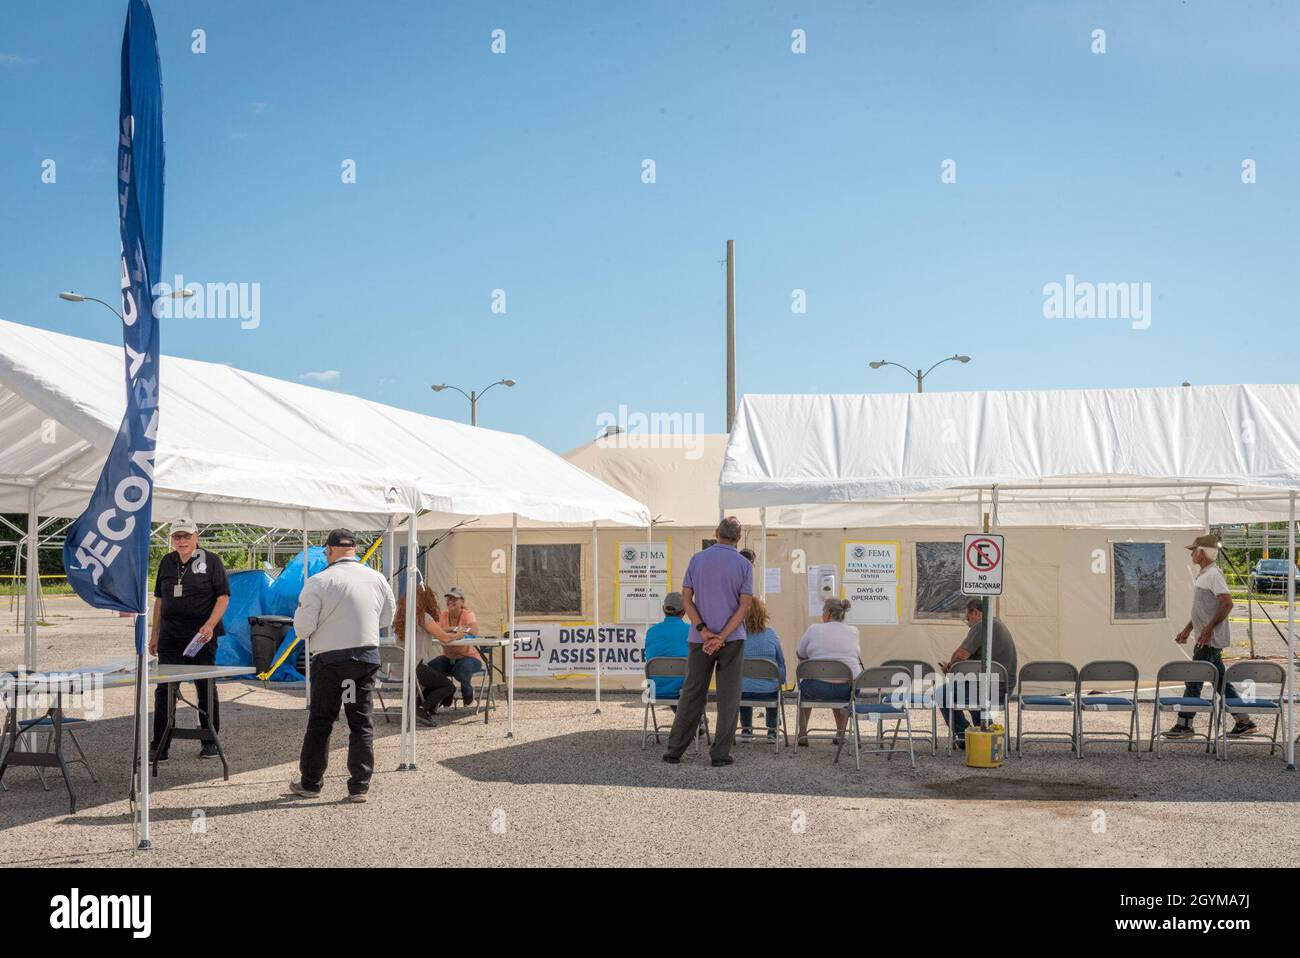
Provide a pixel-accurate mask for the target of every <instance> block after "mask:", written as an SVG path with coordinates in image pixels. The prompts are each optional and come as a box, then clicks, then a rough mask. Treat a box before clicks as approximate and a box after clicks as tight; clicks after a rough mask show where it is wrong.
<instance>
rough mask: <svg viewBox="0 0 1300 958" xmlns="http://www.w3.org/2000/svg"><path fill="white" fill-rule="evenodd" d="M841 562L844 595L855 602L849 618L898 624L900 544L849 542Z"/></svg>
mask: <svg viewBox="0 0 1300 958" xmlns="http://www.w3.org/2000/svg"><path fill="white" fill-rule="evenodd" d="M841 561H842V581H843V583H844V588H843V592H844V598H846V599H848V600H849V602H851V603H852V605H850V606H849V614H848V616H847V618H846V619H845V621H846V622H851V623H853V624H854V625H898V602H899V599H898V543H897V542H845V543H844V546H843V556H842V560H841Z"/></svg>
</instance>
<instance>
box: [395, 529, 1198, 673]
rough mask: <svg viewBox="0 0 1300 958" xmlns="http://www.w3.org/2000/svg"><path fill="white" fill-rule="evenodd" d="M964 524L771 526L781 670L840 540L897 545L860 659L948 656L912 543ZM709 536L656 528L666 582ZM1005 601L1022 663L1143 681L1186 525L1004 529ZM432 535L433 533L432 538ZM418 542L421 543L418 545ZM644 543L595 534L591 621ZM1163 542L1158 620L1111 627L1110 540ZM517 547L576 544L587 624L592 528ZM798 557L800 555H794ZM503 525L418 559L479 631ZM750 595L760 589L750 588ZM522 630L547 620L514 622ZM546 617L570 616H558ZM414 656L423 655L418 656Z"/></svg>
mask: <svg viewBox="0 0 1300 958" xmlns="http://www.w3.org/2000/svg"><path fill="white" fill-rule="evenodd" d="M969 531H971V530H970V529H969V528H952V529H942V528H929V527H925V528H923V527H915V526H912V527H888V528H878V529H848V530H842V529H827V530H787V529H779V530H769V531H768V538H767V560H768V565H769V566H779V567H780V568H781V586H782V591H781V593H780V594H779V595H770V596H769V597H768V607H769V611H770V614H771V618H772V624H773V627H774V628H775V629H776V630H777V634H778V635H779V636H780V637H781V641H782V645H783V647H784V649H785V654H786V659H787V664H788V665H790V668H791V669H793V664H792V663H793V662H794V649H795V645H796V644H797V642H798V640H799V638H800V636H801V635H802V634H803V632H804V630H805V629H806V628H807V626H808V625H809V624H811V623H812V622H814V621H816V617H814V616H810V615H809V614H808V606H807V602H808V599H807V577H806V575H805V574H801V572H800V571H796V570H806V568H807V567H808V566H810V565H835V566H837V567H838V565H839V563H840V555H841V547H842V544H843V543H844V542H845V541H852V540H885V541H897V542H898V543H899V546H900V552H899V581H900V585H899V593H900V600H901V609H900V616H899V624H898V625H897V626H860V627H859V629H860V631H861V633H862V657H863V661H864V662H867V663H871V662H880V661H883V660H885V659H889V658H922V659H927V660H929V661H939V660H941V659H947V658H948V657H949V655H950V654H951V653H952V651H953V649H955V648H956V646H957V645H958V643H960V642H961V640H962V638H963V637H964V635H965V631H966V630H965V626H964V624H962V623H961V622H959V621H956V620H952V621H947V620H945V621H935V620H919V619H917V618H916V615H915V597H916V543H918V542H960V541H961V537H962V535H963V534H965V533H966V532H969ZM712 534H713V530H712V529H711V528H705V527H694V528H686V529H683V528H675V527H673V528H670V527H664V528H660V529H656V530H655V535H654V539H655V541H656V542H659V541H665V540H666V541H668V542H669V543H670V547H671V552H670V575H671V580H672V587H673V588H675V589H680V587H681V581H682V576H683V574H684V573H685V571H686V565H687V563H688V562H689V561H690V558H691V556H692V555H694V554H695V553H696V552H697V551H699V549H700V548H701V545H702V543H703V540H704V539H706V538H711V537H712ZM1005 534H1006V537H1007V538H1006V543H1007V556H1006V582H1007V591H1006V594H1005V595H1004V596H1003V597H1002V598H1001V600H999V603H998V613H997V614H998V615H999V617H1001V618H1002V619H1003V621H1005V622H1006V624H1007V626H1008V627H1009V628H1010V629H1011V632H1012V635H1013V636H1014V637H1015V640H1016V644H1017V647H1018V649H1019V654H1020V661H1021V662H1022V663H1024V662H1029V661H1034V660H1042V659H1064V660H1066V661H1070V662H1074V663H1075V664H1076V665H1082V664H1084V663H1086V662H1090V661H1093V660H1096V659H1125V660H1128V661H1131V662H1135V663H1136V664H1137V665H1138V667H1139V668H1140V669H1141V671H1142V674H1143V675H1144V676H1145V677H1148V678H1149V677H1153V676H1154V675H1155V671H1156V669H1157V668H1158V667H1159V665H1161V664H1162V663H1164V662H1167V661H1170V660H1171V659H1174V658H1178V657H1180V656H1185V655H1186V654H1187V653H1186V652H1185V651H1183V650H1181V649H1180V648H1179V647H1178V646H1177V645H1175V644H1174V642H1173V635H1174V634H1175V633H1176V632H1177V631H1178V630H1179V629H1180V628H1182V626H1183V624H1185V623H1186V622H1187V619H1188V617H1189V615H1190V602H1191V595H1190V592H1191V583H1190V576H1189V575H1188V574H1187V571H1186V570H1187V561H1186V551H1185V550H1184V549H1183V546H1184V545H1185V542H1184V540H1185V539H1188V537H1189V536H1190V535H1191V533H1188V532H1187V531H1186V530H1132V529H1125V530H1122V531H1116V530H1105V529H1059V528H1049V529H1043V528H1016V529H1010V530H1007V531H1006V533H1005ZM430 538H431V537H430ZM426 541H427V540H426ZM624 541H635V542H638V543H640V542H644V541H645V530H644V529H642V530H637V529H630V528H629V529H617V530H615V529H602V530H600V532H599V555H600V570H599V571H600V608H601V619H602V621H604V622H613V621H615V618H614V597H615V572H616V566H617V562H616V560H617V555H618V553H617V548H618V544H619V543H621V542H624ZM1114 541H1124V542H1127V541H1133V542H1162V543H1166V552H1165V568H1166V603H1167V610H1166V611H1167V617H1166V618H1164V619H1157V620H1141V621H1121V622H1116V621H1113V619H1112V614H1111V594H1112V578H1111V568H1110V566H1111V548H1110V547H1111V543H1112V542H1114ZM519 542H520V543H521V544H525V543H539V544H549V543H577V544H580V545H581V546H582V568H583V587H582V619H581V620H582V621H587V622H589V621H591V616H592V597H591V588H590V582H591V565H590V563H591V530H590V528H583V529H576V528H569V529H547V530H523V529H521V530H520V532H519ZM742 545H744V546H748V547H750V548H752V549H753V550H754V551H755V552H756V553H757V552H759V529H758V527H757V526H748V527H746V532H745V539H744V541H743V543H742ZM797 550H798V551H797ZM509 551H510V530H509V529H508V528H507V529H466V530H461V531H458V532H455V533H453V534H452V535H451V536H449V537H448V538H447V539H446V540H444V541H443V542H442V543H441V544H440V545H438V546H437V548H435V549H434V550H433V551H432V552H430V553H429V555H428V559H427V568H428V571H429V578H430V581H431V583H432V584H433V585H434V586H435V587H436V588H438V589H439V590H440V591H441V590H442V589H445V588H447V587H449V586H450V585H452V584H455V585H459V586H460V587H461V588H462V589H464V590H465V594H466V596H467V600H468V602H469V604H470V607H471V608H472V609H473V610H474V611H475V613H476V614H477V615H478V619H479V622H480V624H481V625H482V627H483V628H484V630H485V631H487V632H489V633H493V634H500V632H501V631H502V630H504V628H505V624H506V592H507V586H508V581H509V579H508V575H507V572H508V565H507V563H508V558H509ZM755 585H756V588H757V587H758V582H757V580H756V582H755ZM519 621H520V623H521V624H522V623H529V622H537V621H545V620H543V619H537V618H529V617H526V616H522V615H521V616H520V617H519ZM553 621H569V619H567V618H565V619H563V620H553ZM421 654H424V652H423V651H422V652H421ZM605 683H606V685H607V687H609V688H628V689H633V688H638V687H639V680H638V679H635V678H633V677H630V676H620V677H610V676H607V677H606V678H605ZM592 684H593V680H592V679H590V678H576V679H564V680H563V681H561V680H552V679H531V680H528V681H527V682H525V681H524V680H520V685H521V687H524V686H525V685H533V686H540V687H548V688H555V687H575V688H583V687H588V688H589V687H591V686H592Z"/></svg>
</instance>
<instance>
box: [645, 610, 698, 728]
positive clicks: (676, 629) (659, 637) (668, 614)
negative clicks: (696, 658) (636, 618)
mask: <svg viewBox="0 0 1300 958" xmlns="http://www.w3.org/2000/svg"><path fill="white" fill-rule="evenodd" d="M663 610H664V620H663V621H662V622H660V623H658V624H657V625H652V626H650V628H649V629H647V630H646V634H645V660H646V661H647V662H649V661H650V660H651V659H659V658H675V659H684V658H686V656H687V655H688V654H689V653H690V649H689V648H688V647H687V643H686V640H687V638H688V637H689V636H690V634H691V626H690V623H689V622H687V621H686V619H685V615H686V603H685V601H683V599H682V594H681V593H680V592H669V593H668V594H667V595H666V596H664V604H663ZM654 682H655V687H654V690H653V694H654V695H655V697H656V698H658V697H663V698H671V699H673V700H676V698H677V695H678V693H679V692H681V690H682V679H681V678H680V677H660V678H656V679H655V680H654ZM669 708H670V709H672V710H673V711H674V712H676V711H677V706H675V705H670V706H669Z"/></svg>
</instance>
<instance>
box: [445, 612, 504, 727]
mask: <svg viewBox="0 0 1300 958" xmlns="http://www.w3.org/2000/svg"><path fill="white" fill-rule="evenodd" d="M433 641H434V642H437V643H438V645H440V646H442V647H444V648H447V647H452V648H465V647H467V646H473V647H474V648H476V649H483V650H485V651H486V652H487V654H488V659H487V661H486V662H484V663H483V665H484V667H485V668H486V670H487V690H486V693H485V695H484V696H483V697H482V698H483V701H482V702H481V703H479V706H480V707H481V708H482V709H483V724H484V725H486V724H487V722H488V713H490V712H491V711H492V700H493V698H494V696H493V694H492V686H493V685H494V684H495V682H494V680H493V677H492V671H493V669H494V668H495V669H496V672H497V674H498V675H500V676H501V678H502V679H504V680H505V683H506V738H514V735H515V712H514V709H515V668H514V654H515V653H514V644H515V640H514V639H513V638H510V637H509V636H504V637H502V638H499V639H498V638H492V637H489V636H477V635H468V636H466V637H465V638H463V639H457V640H456V641H454V642H443V641H442V640H441V639H436V638H435V639H434V640H433ZM497 649H500V650H501V654H502V657H503V658H504V659H505V661H504V662H503V663H502V665H500V666H497V665H496V662H495V660H496V655H495V652H496V650H497Z"/></svg>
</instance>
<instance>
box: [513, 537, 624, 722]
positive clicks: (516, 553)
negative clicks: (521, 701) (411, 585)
mask: <svg viewBox="0 0 1300 958" xmlns="http://www.w3.org/2000/svg"><path fill="white" fill-rule="evenodd" d="M518 560H519V513H517V512H512V513H510V602H509V608H508V609H507V610H506V611H507V612H508V613H509V616H510V639H511V642H512V643H513V641H514V637H515V582H516V577H515V570H516V568H517V567H518V564H519V562H518ZM596 634H597V636H599V635H600V631H599V630H597V632H596ZM596 653H597V658H599V656H600V648H599V646H597V649H596ZM506 668H507V669H508V672H507V673H506V738H514V737H515V649H514V645H513V644H512V645H511V646H510V657H509V658H508V659H506ZM488 678H491V676H488Z"/></svg>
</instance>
